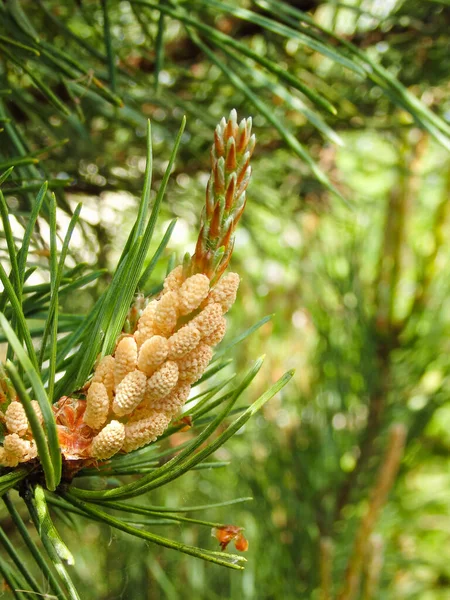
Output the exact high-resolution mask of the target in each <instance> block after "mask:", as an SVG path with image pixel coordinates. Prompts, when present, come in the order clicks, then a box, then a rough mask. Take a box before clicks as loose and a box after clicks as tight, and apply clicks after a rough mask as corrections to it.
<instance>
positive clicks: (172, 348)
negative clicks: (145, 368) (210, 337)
mask: <svg viewBox="0 0 450 600" xmlns="http://www.w3.org/2000/svg"><path fill="white" fill-rule="evenodd" d="M200 337H201V336H200V332H199V330H198V329H197V328H196V327H194V326H193V325H192V324H191V323H189V324H188V325H185V326H184V327H182V328H181V329H179V330H178V331H177V332H176V333H174V334H173V335H172V336H171V337H170V338H169V343H168V345H169V353H168V357H169V359H170V360H179V359H180V358H182V357H183V356H184V355H185V354H187V353H188V352H190V351H191V350H193V349H194V348H195V347H196V346H198V344H199V342H200Z"/></svg>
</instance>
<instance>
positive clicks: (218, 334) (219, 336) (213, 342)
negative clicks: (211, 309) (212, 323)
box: [203, 305, 227, 346]
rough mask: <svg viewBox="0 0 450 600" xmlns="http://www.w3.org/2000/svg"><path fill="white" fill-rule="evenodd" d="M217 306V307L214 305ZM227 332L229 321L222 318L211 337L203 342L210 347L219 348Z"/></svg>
mask: <svg viewBox="0 0 450 600" xmlns="http://www.w3.org/2000/svg"><path fill="white" fill-rule="evenodd" d="M213 306H215V305H213ZM226 331H227V320H226V319H225V317H222V316H221V317H220V321H219V322H218V324H217V326H216V328H215V329H214V331H213V332H212V333H210V335H208V336H206V337H204V338H203V342H204V343H205V344H208V346H217V344H219V343H220V342H221V341H222V340H223V338H224V336H225V333H226Z"/></svg>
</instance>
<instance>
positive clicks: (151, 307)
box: [134, 300, 158, 348]
mask: <svg viewBox="0 0 450 600" xmlns="http://www.w3.org/2000/svg"><path fill="white" fill-rule="evenodd" d="M157 305H158V301H157V300H152V301H151V302H149V303H148V304H147V306H146V307H145V308H144V310H143V311H142V315H141V316H140V318H139V321H138V323H137V330H136V332H135V334H134V339H135V340H136V344H137V347H138V348H140V347H141V346H142V344H143V343H144V342H145V341H146V340H148V339H149V338H151V337H152V335H154V334H155V333H156V331H155V323H154V321H153V319H154V316H155V312H156V307H157Z"/></svg>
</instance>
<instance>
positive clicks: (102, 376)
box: [92, 356, 115, 400]
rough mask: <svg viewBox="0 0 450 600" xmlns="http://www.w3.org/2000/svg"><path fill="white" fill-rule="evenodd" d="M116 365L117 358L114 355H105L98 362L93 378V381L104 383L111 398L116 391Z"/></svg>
mask: <svg viewBox="0 0 450 600" xmlns="http://www.w3.org/2000/svg"><path fill="white" fill-rule="evenodd" d="M114 365H115V360H114V358H113V357H112V356H104V357H103V358H102V359H101V361H100V362H99V363H98V365H97V368H96V369H95V371H94V377H93V378H92V383H103V385H104V386H105V388H106V391H107V392H108V397H109V399H110V400H112V398H113V392H114Z"/></svg>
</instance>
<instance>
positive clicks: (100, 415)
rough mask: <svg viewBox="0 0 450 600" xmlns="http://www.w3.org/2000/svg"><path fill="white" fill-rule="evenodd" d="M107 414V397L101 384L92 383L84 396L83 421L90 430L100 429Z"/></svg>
mask: <svg viewBox="0 0 450 600" xmlns="http://www.w3.org/2000/svg"><path fill="white" fill-rule="evenodd" d="M108 413H109V397H108V392H107V390H106V387H105V385H104V384H103V383H99V382H97V381H93V382H92V383H91V385H90V386H89V390H88V393H87V396H86V412H85V413H84V417H83V421H84V422H85V423H86V425H89V427H91V428H92V429H100V427H102V425H104V424H105V422H106V419H107V418H108Z"/></svg>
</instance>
